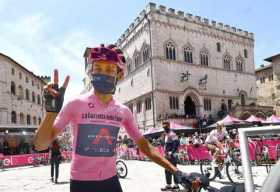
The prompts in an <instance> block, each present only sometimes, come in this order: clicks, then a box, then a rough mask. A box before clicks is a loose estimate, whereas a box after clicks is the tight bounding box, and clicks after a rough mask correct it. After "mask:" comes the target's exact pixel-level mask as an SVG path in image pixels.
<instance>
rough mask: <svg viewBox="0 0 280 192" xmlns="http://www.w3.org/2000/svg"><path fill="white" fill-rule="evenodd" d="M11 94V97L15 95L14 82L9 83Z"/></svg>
mask: <svg viewBox="0 0 280 192" xmlns="http://www.w3.org/2000/svg"><path fill="white" fill-rule="evenodd" d="M11 93H12V95H16V84H15V82H13V81H12V82H11Z"/></svg>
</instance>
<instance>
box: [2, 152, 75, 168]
mask: <svg viewBox="0 0 280 192" xmlns="http://www.w3.org/2000/svg"><path fill="white" fill-rule="evenodd" d="M61 155H62V157H63V159H71V151H63V152H62V154H61ZM48 156H49V154H48V153H34V154H24V155H6V156H2V157H0V159H1V160H2V161H3V165H4V167H17V166H26V165H33V164H34V163H35V162H34V160H35V159H36V158H38V159H43V160H47V159H48Z"/></svg>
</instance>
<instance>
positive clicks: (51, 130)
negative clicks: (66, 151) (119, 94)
mask: <svg viewBox="0 0 280 192" xmlns="http://www.w3.org/2000/svg"><path fill="white" fill-rule="evenodd" d="M90 61H91V68H90V70H91V71H90V72H91V76H90V78H91V84H92V86H93V89H91V90H90V91H89V92H88V93H85V94H82V95H79V96H77V97H75V98H73V99H71V100H70V101H68V102H67V103H66V104H65V105H64V106H63V107H62V105H63V100H64V99H63V98H64V93H65V90H66V88H67V85H68V82H69V78H70V77H69V76H67V77H66V79H65V81H64V83H63V85H62V87H59V85H58V71H57V70H54V78H53V82H52V83H49V84H48V85H47V86H46V87H45V88H44V97H45V108H46V114H45V117H44V119H43V121H42V122H41V124H40V125H39V128H38V130H37V132H36V135H35V139H34V145H35V148H36V150H38V151H40V150H44V149H47V148H48V146H49V144H50V143H51V142H52V141H53V140H54V139H55V138H56V137H57V136H58V134H60V133H61V132H62V131H63V130H64V129H65V127H66V125H67V124H69V123H70V124H71V125H72V126H71V128H72V135H73V143H72V148H73V151H72V161H71V174H70V175H71V176H70V177H71V178H70V191H71V192H77V191H79V192H80V191H83V192H87V191H94V192H105V191H106V192H122V188H121V185H120V183H119V179H118V177H117V174H116V164H115V163H116V155H115V153H114V152H115V148H116V143H117V136H118V132H119V129H120V127H124V128H125V129H126V132H127V133H128V135H129V136H130V137H131V138H132V139H133V140H134V142H135V143H136V144H137V147H138V148H139V149H140V150H141V151H142V152H143V153H144V154H145V155H146V156H147V157H149V158H150V159H151V160H152V161H154V162H155V163H157V164H159V165H161V166H162V167H164V168H165V169H167V170H169V171H170V172H171V173H173V174H175V175H176V177H177V179H178V182H180V181H182V179H183V178H184V174H183V173H182V172H181V171H179V170H178V168H176V167H175V166H174V165H173V164H172V163H170V162H169V161H168V160H167V159H166V158H164V157H161V155H160V154H159V153H158V152H157V151H156V150H155V149H154V148H153V147H152V145H151V144H150V143H149V142H148V141H147V140H146V139H145V138H144V137H143V136H142V134H141V133H140V132H139V130H138V128H137V124H136V122H135V120H134V118H133V115H132V113H131V111H130V110H129V108H128V107H126V106H125V105H123V104H121V103H119V102H118V101H116V100H115V99H114V98H113V95H114V93H115V90H116V84H117V82H118V81H119V80H121V79H122V78H123V75H124V69H125V58H124V56H123V53H122V51H121V50H119V49H117V48H116V47H115V46H114V45H109V46H106V47H105V46H104V45H101V46H100V47H95V48H92V49H91V53H90Z"/></svg>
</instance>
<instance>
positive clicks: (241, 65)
mask: <svg viewBox="0 0 280 192" xmlns="http://www.w3.org/2000/svg"><path fill="white" fill-rule="evenodd" d="M236 71H238V72H243V71H244V60H243V58H242V57H241V56H238V57H237V58H236Z"/></svg>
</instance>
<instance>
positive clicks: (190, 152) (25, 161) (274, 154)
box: [0, 139, 280, 167]
mask: <svg viewBox="0 0 280 192" xmlns="http://www.w3.org/2000/svg"><path fill="white" fill-rule="evenodd" d="M260 143H261V144H262V145H266V146H268V147H269V148H268V149H269V151H268V152H269V159H271V160H277V159H278V157H279V156H280V147H279V146H280V140H273V139H265V140H262V141H259V140H252V141H250V142H249V143H248V148H249V158H250V160H251V161H253V160H255V148H256V146H257V145H259V144H260ZM235 145H236V146H237V147H239V142H236V143H235ZM155 149H156V150H157V151H158V152H159V153H160V154H161V155H162V156H164V148H163V147H162V146H157V147H155ZM278 150H279V151H278ZM178 152H179V153H178V154H179V158H181V159H182V160H184V161H196V160H198V161H200V160H211V155H210V154H209V152H208V150H207V148H206V146H205V145H199V146H194V145H181V146H180V147H179V150H178ZM71 153H72V152H71V151H63V152H62V157H63V159H64V160H71ZM116 153H117V156H118V158H122V159H128V160H132V159H133V160H147V159H148V158H147V157H146V156H145V155H144V154H143V153H142V152H141V151H140V150H138V149H135V148H127V147H125V146H120V147H118V148H117V149H116ZM38 160H39V161H42V162H46V161H48V153H34V154H22V155H7V156H3V155H2V156H1V154H0V161H1V162H2V167H16V166H26V165H34V164H36V163H38Z"/></svg>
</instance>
